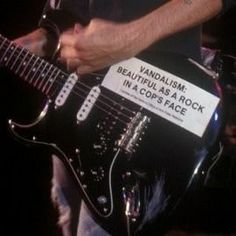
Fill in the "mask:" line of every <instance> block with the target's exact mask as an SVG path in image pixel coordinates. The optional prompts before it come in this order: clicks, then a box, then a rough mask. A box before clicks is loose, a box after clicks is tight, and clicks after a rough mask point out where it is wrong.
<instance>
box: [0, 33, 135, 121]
mask: <svg viewBox="0 0 236 236" xmlns="http://www.w3.org/2000/svg"><path fill="white" fill-rule="evenodd" d="M2 38H3V39H4V37H2ZM0 39H1V35H0ZM6 42H8V43H9V42H10V41H9V40H6ZM4 43H5V42H3V46H4ZM13 46H15V47H16V48H17V49H16V51H17V50H20V52H21V53H22V47H21V46H19V45H16V44H13ZM23 52H25V53H27V50H26V49H24V50H23ZM18 53H19V52H18ZM29 55H30V54H29ZM33 55H34V54H33ZM19 56H22V55H21V54H19ZM34 56H35V57H36V59H37V57H38V56H36V55H34ZM39 58H40V57H39ZM40 59H41V60H42V61H43V62H44V63H46V64H47V65H49V66H50V63H48V62H47V61H45V60H44V59H43V58H40ZM17 60H18V59H17ZM29 62H30V63H31V61H30V60H29V61H28V62H27V63H29ZM34 62H35V61H34ZM36 64H37V63H36ZM29 65H30V64H29ZM39 67H40V66H39ZM54 67H55V68H56V69H57V70H59V71H60V72H61V73H62V74H63V75H64V76H65V77H68V76H69V74H67V73H65V72H64V71H62V70H60V69H59V68H57V67H56V66H54ZM38 69H40V68H38ZM30 72H31V71H29V73H30ZM90 74H91V75H97V76H101V74H98V73H90ZM59 78H60V77H59ZM60 79H63V78H60ZM77 83H79V84H80V85H83V86H84V87H86V88H87V89H89V90H91V89H92V87H90V86H88V85H86V84H84V83H82V82H81V81H78V82H77ZM63 84H64V81H63ZM60 85H61V84H60ZM77 86H78V85H77ZM101 97H103V98H105V99H107V100H108V101H110V102H112V103H113V104H116V105H120V106H121V107H122V109H125V110H127V111H128V112H130V113H131V114H130V115H133V114H134V113H135V112H134V111H132V110H130V109H129V108H128V107H125V106H124V105H121V104H119V103H118V102H116V101H114V100H112V99H111V98H109V97H107V96H104V95H103V94H101ZM103 103H104V102H103ZM104 104H105V103H104ZM106 105H107V106H109V104H106ZM125 116H127V117H128V115H125Z"/></svg>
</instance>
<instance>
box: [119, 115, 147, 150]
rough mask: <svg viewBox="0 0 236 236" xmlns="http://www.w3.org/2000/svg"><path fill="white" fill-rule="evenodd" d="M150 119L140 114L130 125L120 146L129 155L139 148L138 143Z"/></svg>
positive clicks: (122, 137)
mask: <svg viewBox="0 0 236 236" xmlns="http://www.w3.org/2000/svg"><path fill="white" fill-rule="evenodd" d="M149 121H150V118H149V117H147V116H144V115H142V114H141V113H140V112H138V113H137V114H136V115H135V117H134V118H133V119H132V120H131V122H130V123H129V124H128V126H127V129H126V132H125V133H124V134H123V135H122V136H121V139H120V140H119V142H118V146H120V147H121V148H122V149H124V150H125V151H126V152H127V153H130V154H131V153H133V152H135V150H136V147H137V146H138V141H139V140H140V138H141V135H142V134H143V133H144V129H145V128H146V127H147V123H149Z"/></svg>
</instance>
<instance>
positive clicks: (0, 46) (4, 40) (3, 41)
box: [0, 39, 7, 50]
mask: <svg viewBox="0 0 236 236" xmlns="http://www.w3.org/2000/svg"><path fill="white" fill-rule="evenodd" d="M6 41H7V39H3V40H2V43H1V45H0V50H1V49H2V47H3V45H4V43H5V42H6Z"/></svg>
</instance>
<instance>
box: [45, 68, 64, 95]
mask: <svg viewBox="0 0 236 236" xmlns="http://www.w3.org/2000/svg"><path fill="white" fill-rule="evenodd" d="M55 72H56V74H55V76H53V74H54V73H55ZM59 73H60V70H58V69H57V68H55V70H54V71H53V72H52V74H51V76H50V77H49V79H48V81H47V83H46V84H45V86H44V89H43V91H44V90H45V89H46V87H47V86H48V88H47V89H46V91H45V93H46V94H47V95H48V94H49V91H50V89H51V87H52V85H53V84H54V82H55V80H56V78H58V75H59Z"/></svg>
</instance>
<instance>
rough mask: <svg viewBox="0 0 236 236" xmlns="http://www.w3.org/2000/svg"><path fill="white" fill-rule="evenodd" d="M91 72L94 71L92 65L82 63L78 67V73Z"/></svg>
mask: <svg viewBox="0 0 236 236" xmlns="http://www.w3.org/2000/svg"><path fill="white" fill-rule="evenodd" d="M91 72H94V69H93V68H92V66H90V65H83V64H80V65H79V66H78V67H77V69H76V73H77V74H78V75H84V74H88V73H91Z"/></svg>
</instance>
